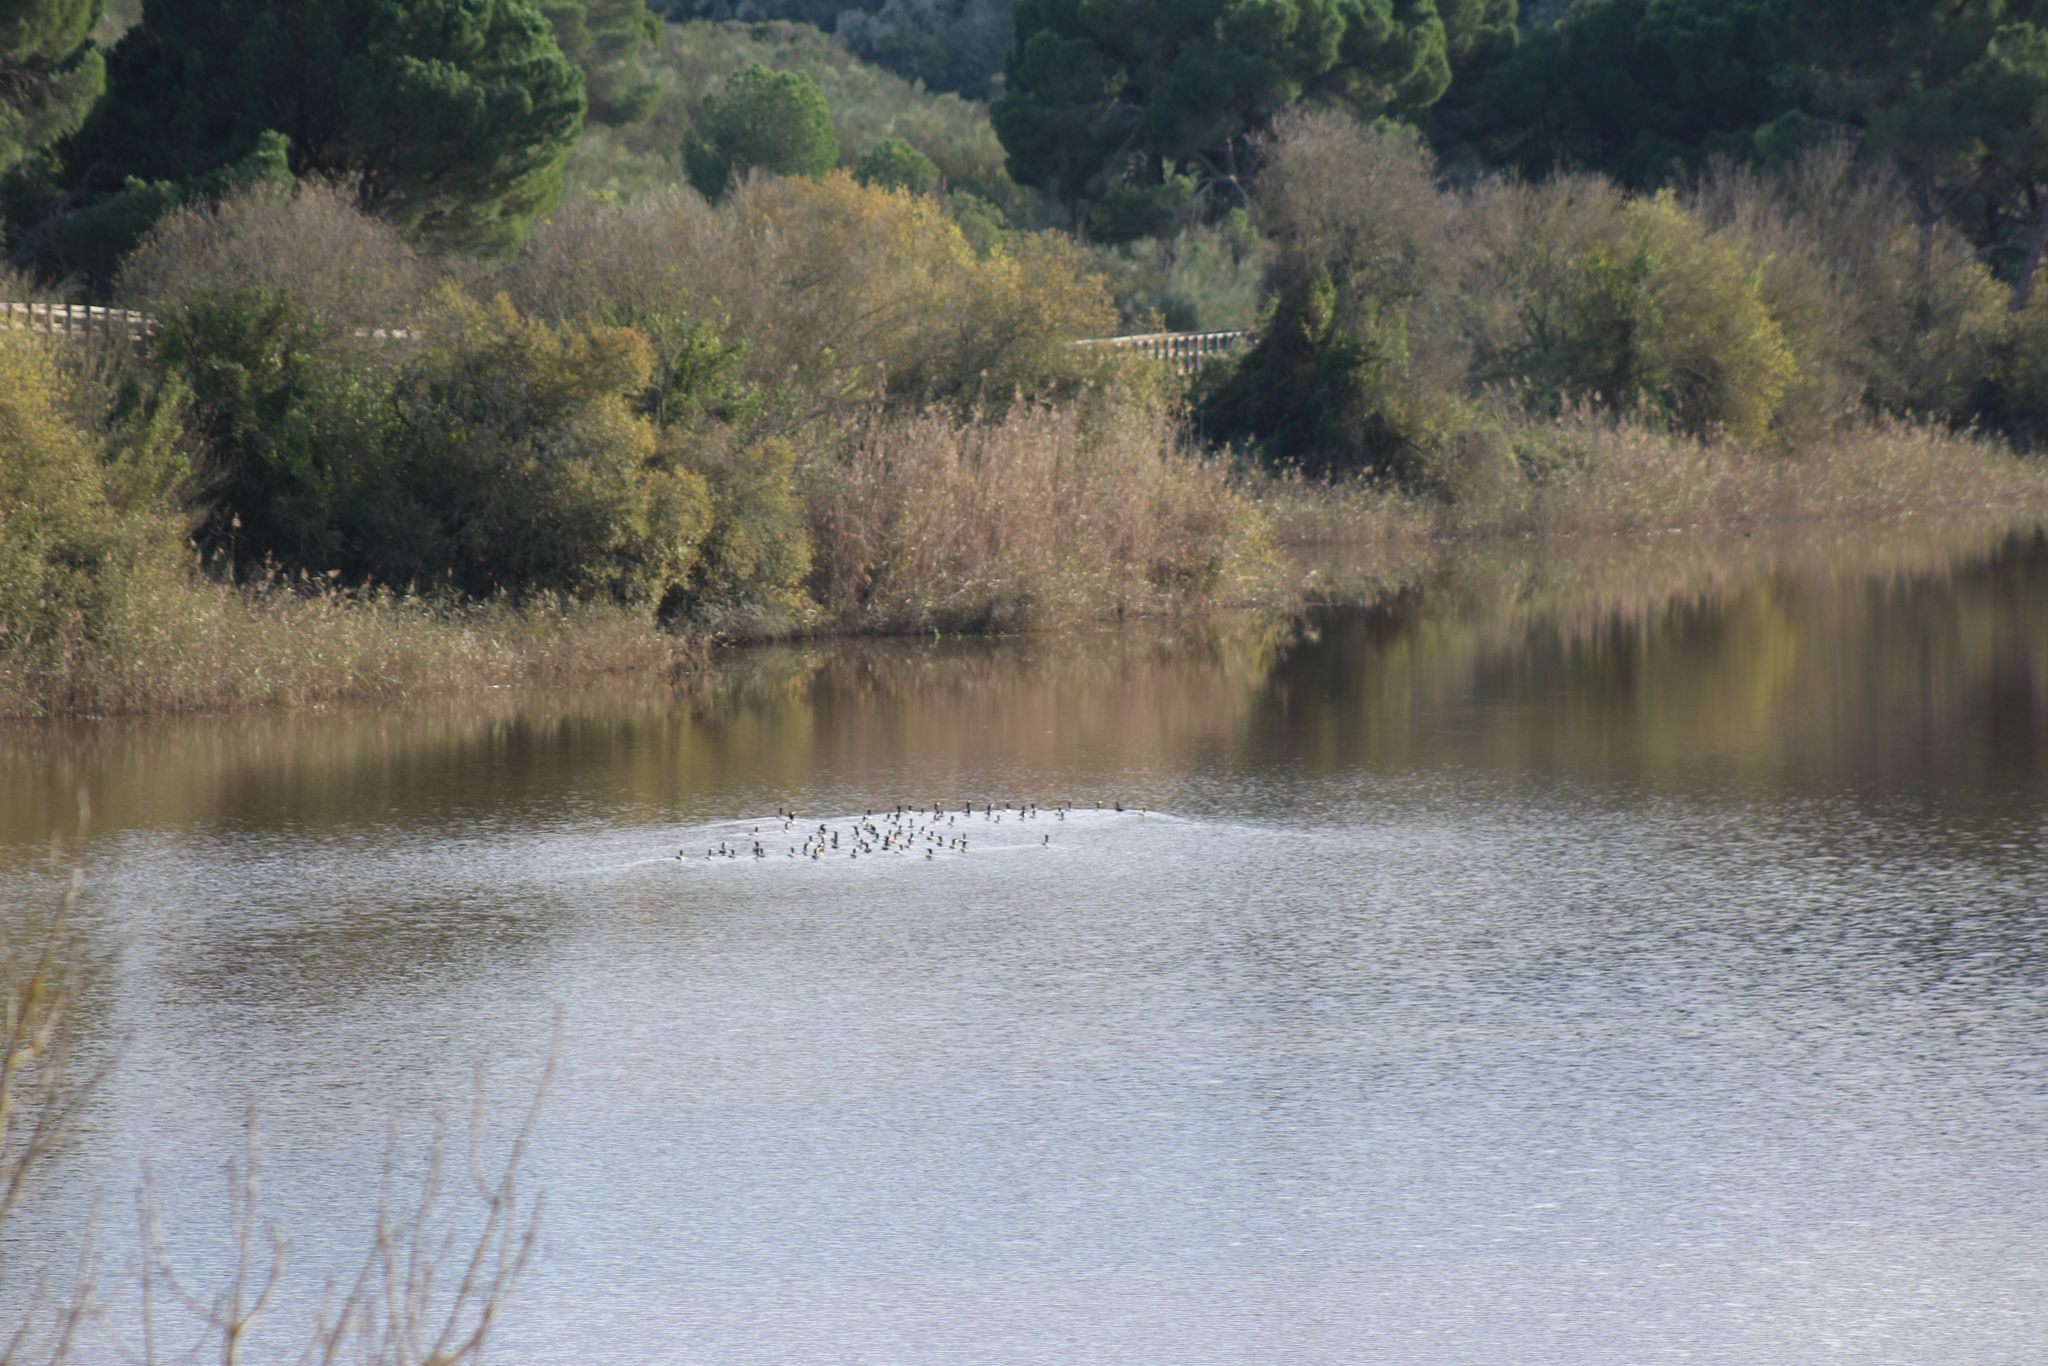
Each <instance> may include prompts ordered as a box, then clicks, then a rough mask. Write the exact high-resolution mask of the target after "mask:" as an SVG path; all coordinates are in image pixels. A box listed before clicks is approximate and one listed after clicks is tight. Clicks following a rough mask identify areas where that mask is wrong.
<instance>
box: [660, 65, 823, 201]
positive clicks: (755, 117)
mask: <svg viewBox="0 0 2048 1366" xmlns="http://www.w3.org/2000/svg"><path fill="white" fill-rule="evenodd" d="M838 162H839V140H838V139H837V138H836V137H834V136H833V134H832V111H831V110H829V109H827V108H826V107H825V97H824V96H823V95H821V94H819V93H818V84H817V82H816V81H813V80H812V79H811V78H810V77H809V76H806V75H805V74H804V73H803V72H801V71H770V70H769V69H768V68H767V67H765V66H762V65H761V64H760V63H759V62H756V63H755V64H754V65H752V66H750V67H748V68H747V69H746V70H745V71H738V72H735V73H733V77H732V79H731V80H729V81H727V82H726V83H725V89H724V90H722V91H720V92H719V93H718V94H716V95H713V96H711V97H710V98H709V99H707V100H705V101H704V107H703V109H702V110H700V111H699V112H698V115H697V123H696V126H695V127H693V128H692V129H691V130H690V135H689V137H688V138H687V139H686V140H685V142H684V144H683V168H684V170H685V172H686V173H687V174H688V175H689V177H690V183H691V184H692V185H694V186H696V187H697V190H698V192H699V193H700V194H702V195H703V196H704V197H705V198H707V199H717V198H719V197H720V196H722V195H723V194H724V193H725V191H726V188H727V186H729V185H730V184H731V183H732V181H733V178H734V177H735V176H744V175H745V174H746V173H747V172H748V171H752V170H756V169H759V170H765V171H770V172H773V173H774V174H776V175H802V176H811V177H817V176H821V175H823V174H825V172H827V171H829V170H831V169H832V168H833V167H834V166H835V165H837V164H838Z"/></svg>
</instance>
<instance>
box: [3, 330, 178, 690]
mask: <svg viewBox="0 0 2048 1366" xmlns="http://www.w3.org/2000/svg"><path fill="white" fill-rule="evenodd" d="M67 387H68V386H67V383H66V380H65V378H64V376H63V374H62V372H61V371H60V370H59V368H58V366H57V363H56V360H55V358H54V357H53V356H52V355H51V354H50V352H49V350H48V348H47V346H46V344H44V343H42V342H40V341H39V340H38V339H36V338H33V337H30V336H28V335H25V334H22V333H9V332H0V652H5V653H6V654H9V655H11V656H13V660H12V664H11V667H14V668H20V667H51V668H61V667H62V664H63V662H64V659H65V656H66V654H67V652H70V651H73V650H76V649H79V648H81V647H84V646H86V645H88V644H90V643H91V642H92V641H94V640H96V639H99V638H101V637H102V636H104V634H105V632H106V630H107V628H108V623H109V619H110V616H111V614H113V613H114V612H115V611H116V610H117V608H118V607H119V606H120V604H121V603H122V602H123V601H124V600H126V599H128V598H131V597H134V596H136V595H141V594H147V593H148V592H149V591H150V589H151V587H152V586H153V584H155V583H156V582H159V581H161V580H163V579H164V578H165V577H167V576H169V575H172V574H174V573H175V572H176V568H177V564H178V559H179V551H180V545H181V542H180V540H179V536H178V527H177V523H176V522H175V520H174V519H172V518H169V517H167V516H165V515H163V514H162V513H161V512H160V511H159V510H157V509H154V508H151V507H147V506H144V507H138V508H133V509H128V510H123V509H119V508H117V507H116V506H115V505H114V504H113V503H112V502H111V501H110V500H109V498H108V496H107V488H106V484H105V467H104V464H103V461H102V459H101V449H100V447H99V445H98V443H97V442H96V441H95V440H94V439H93V435H92V434H91V433H90V432H89V431H87V430H86V429H84V428H82V427H81V426H80V425H79V424H78V423H77V422H76V421H75V419H74V418H73V416H72V414H71V412H70V399H69V396H68V394H67V392H66V391H67Z"/></svg>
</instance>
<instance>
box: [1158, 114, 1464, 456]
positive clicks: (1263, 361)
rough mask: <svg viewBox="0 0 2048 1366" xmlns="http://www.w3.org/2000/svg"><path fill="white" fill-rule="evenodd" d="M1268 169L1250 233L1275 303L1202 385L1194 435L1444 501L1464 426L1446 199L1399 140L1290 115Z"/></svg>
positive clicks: (1328, 119) (1456, 282) (1431, 172)
mask: <svg viewBox="0 0 2048 1366" xmlns="http://www.w3.org/2000/svg"><path fill="white" fill-rule="evenodd" d="M1269 158H1270V159H1269V164H1268V166H1267V169H1266V172H1265V175H1264V178H1263V181H1262V185H1263V197H1262V202H1261V204H1260V223H1261V227H1262V228H1263V230H1264V231H1265V233H1266V234H1267V236H1268V237H1269V238H1270V240H1271V241H1272V244H1273V248H1274V252H1275V255H1274V266H1273V272H1272V273H1273V280H1274V283H1275V285H1276V286H1277V289H1278V298H1277V300H1276V301H1275V303H1274V305H1273V309H1272V311H1271V313H1270V314H1269V316H1268V319H1267V320H1266V323H1265V325H1264V326H1263V327H1262V328H1261V330H1260V335H1259V338H1258V341H1257V343H1256V344H1255V345H1254V346H1252V347H1251V348H1250V349H1248V350H1247V351H1246V352H1244V353H1243V354H1242V355H1241V356H1239V357H1237V358H1236V359H1234V360H1232V361H1228V362H1225V363H1224V364H1221V365H1218V366H1215V367H1213V368H1212V371H1211V372H1210V373H1208V374H1205V376H1204V384H1203V385H1202V386H1201V391H1200V394H1199V396H1198V398H1199V401H1198V414H1199V419H1200V421H1201V424H1202V426H1203V428H1204V429H1205V430H1206V431H1208V432H1209V433H1210V434H1211V435H1212V436H1215V437H1217V438H1219V439H1224V440H1236V441H1245V442H1249V443H1251V444H1254V445H1255V446H1257V448H1258V449H1259V450H1260V451H1261V452H1262V454H1263V455H1264V457H1265V458H1266V459H1267V461H1268V462H1269V463H1273V464H1278V465H1289V466H1293V467H1297V468H1300V469H1302V470H1304V471H1305V472H1308V473H1310V474H1313V475H1318V476H1322V475H1333V474H1376V475H1381V476H1385V477H1390V478H1392V479H1394V480H1395V481H1397V482H1398V483H1400V484H1402V485H1404V486H1406V487H1410V488H1415V489H1423V488H1428V489H1431V490H1433V491H1438V492H1445V491H1448V490H1446V489H1444V488H1443V486H1442V483H1443V473H1442V471H1443V470H1444V468H1445V467H1446V466H1445V460H1446V457H1447V453H1448V452H1449V451H1450V450H1451V449H1452V445H1451V443H1452V442H1453V439H1454V438H1455V436H1456V435H1457V433H1458V432H1460V431H1461V430H1463V429H1464V428H1465V427H1467V426H1468V425H1470V423H1471V421H1472V415H1471V414H1470V413H1469V412H1468V411H1467V410H1466V406H1465V402H1464V398H1463V392H1464V389H1465V384H1466V379H1467V372H1468V364H1469V362H1468V348H1469V343H1468V341H1467V340H1466V338H1465V337H1464V336H1463V335H1462V334H1461V333H1460V331H1459V330H1458V328H1457V326H1456V325H1455V315H1454V310H1453V308H1452V306H1451V305H1452V303H1453V302H1454V301H1456V300H1457V299H1459V298H1460V296H1461V295H1462V292H1463V281H1464V279H1465V277H1466V275H1467V273H1468V263H1467V262H1466V260H1465V258H1464V257H1462V256H1461V255H1460V254H1459V252H1458V249H1457V247H1456V245H1455V243H1456V239H1457V234H1456V233H1455V232H1454V231H1453V213H1454V211H1455V207H1456V206H1455V203H1454V201H1453V200H1452V199H1451V198H1450V196H1448V195H1446V194H1444V193H1443V192H1442V191H1440V190H1439V189H1438V187H1437V185H1436V181H1435V168H1434V166H1433V164H1432V163H1431V161H1430V158H1429V155H1428V153H1427V151H1426V150H1425V149H1424V148H1423V147H1422V146H1421V143H1420V141H1419V139H1417V138H1416V136H1415V135H1414V134H1413V133H1412V132H1408V131H1404V130H1398V129H1392V128H1385V127H1368V126H1366V125H1363V124H1360V123H1357V122H1355V121H1353V120H1349V119H1345V118H1341V117H1338V116H1335V115H1327V114H1318V115H1307V116H1300V117H1296V118H1293V119H1290V120H1287V121H1285V122H1284V123H1283V124H1282V125H1281V127H1280V129H1279V132H1278V133H1277V135H1276V137H1275V138H1274V139H1273V141H1272V143H1271V145H1270V148H1269Z"/></svg>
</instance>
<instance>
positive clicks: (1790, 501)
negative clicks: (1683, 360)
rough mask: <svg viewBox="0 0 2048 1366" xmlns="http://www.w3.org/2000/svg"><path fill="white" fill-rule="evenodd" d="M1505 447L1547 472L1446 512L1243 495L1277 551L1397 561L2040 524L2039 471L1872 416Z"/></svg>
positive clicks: (1606, 427) (1254, 490) (1585, 428)
mask: <svg viewBox="0 0 2048 1366" xmlns="http://www.w3.org/2000/svg"><path fill="white" fill-rule="evenodd" d="M1513 439H1514V442H1515V444H1516V446H1517V447H1518V448H1520V449H1523V450H1527V451H1531V452H1533V453H1534V461H1535V463H1538V464H1539V465H1542V466H1544V467H1545V468H1544V472H1543V473H1542V474H1541V475H1540V476H1539V477H1537V478H1532V479H1523V478H1520V477H1514V476H1512V475H1510V476H1509V477H1505V478H1499V479H1495V480H1491V481H1481V482H1480V483H1479V484H1478V485H1477V486H1476V487H1475V489H1474V490H1473V491H1472V492H1470V493H1468V494H1467V495H1466V496H1464V497H1462V498H1460V499H1458V500H1456V501H1452V502H1434V501H1431V500H1429V499H1426V498H1417V497H1414V496H1410V495H1404V494H1402V493H1399V492H1397V491H1395V490H1393V489H1391V488H1388V487H1386V486H1383V485H1378V484H1374V483H1370V482H1362V481H1355V482H1349V483H1342V484H1317V483H1313V482H1310V481H1305V480H1301V479H1293V478H1254V479H1252V480H1249V481H1247V484H1246V489H1247V492H1248V494H1249V495H1250V496H1251V498H1252V500H1253V501H1254V502H1255V503H1256V504H1257V506H1258V507H1259V509H1260V510H1261V511H1262V512H1263V513H1264V515H1265V517H1266V518H1267V521H1268V523H1269V525H1270V527H1271V531H1272V535H1273V539H1274V542H1275V543H1276V544H1278V545H1280V546H1284V547H1289V548H1292V549H1296V550H1304V549H1306V550H1314V549H1340V548H1341V549H1345V550H1349V551H1356V550H1359V549H1362V548H1367V547H1379V548H1382V549H1383V550H1384V551H1385V552H1386V553H1387V554H1388V555H1389V556H1390V557H1391V559H1392V560H1393V561H1395V562H1398V561H1399V560H1400V559H1402V558H1404V557H1406V556H1407V555H1409V554H1410V553H1412V552H1411V551H1410V550H1409V549H1407V547H1410V546H1412V545H1413V543H1415V542H1421V541H1431V540H1444V539H1450V538H1461V537H1471V536H1499V535H1506V536H1551V537H1554V536H1571V535H1616V536H1621V535H1636V534H1641V533H1645V532H1655V531H1667V530H1673V529H1678V528H1713V527H1743V526H1748V525H1751V524H1757V523H1780V522H1786V523H1791V522H1826V523H1854V522H1879V521H1889V520H1892V519H1895V518H1899V517H1905V516H1943V517H1950V516H1957V515H1963V514H1969V513H1973V512H1975V513H1988V514H1990V515H1991V516H1992V517H1993V518H1994V519H1998V520H2005V519H2012V520H2028V519H2039V518H2043V517H2048V466H2044V465H2042V464H2041V463H2040V462H2038V461H2030V460H2024V459H2021V458H2019V457H2017V456H2015V455H2014V454H2013V453H2012V452H2011V450H2010V449H2009V448H2007V447H2006V446H2004V445H2003V444H2001V443H1999V442H1997V441H1995V440H1992V439H1990V438H1986V437H1982V436H1979V435H1976V434H1972V433H1957V432H1952V431H1949V430H1946V429H1944V428H1942V427H1940V426H1938V425H1935V424H1930V423H1921V422H1910V421H1905V420H1901V419H1886V420H1878V421H1873V422H1870V423H1866V424H1863V425H1860V426H1856V427H1852V428H1849V429H1847V430H1844V431H1841V432H1837V433H1835V434H1834V435H1832V436H1830V437H1829V438H1828V439H1827V440H1825V441H1816V442H1813V443H1810V444H1807V445H1803V446H1801V447H1799V448H1796V449H1793V450H1790V451H1784V452H1771V451H1758V450H1754V449H1750V448H1746V447H1743V446H1740V445H1737V444H1735V443H1733V442H1728V441H1718V442H1714V441H1700V440H1695V439H1692V438H1689V437H1684V436H1678V435H1673V434H1671V433H1669V432H1667V431H1664V430H1660V429H1658V428H1656V427H1655V426H1652V425H1650V424H1647V423H1644V422H1641V421H1637V420H1633V419H1626V418H1623V419H1617V418H1613V417H1608V416H1604V415H1600V414H1596V413H1589V412H1580V413H1569V414H1567V415H1565V416H1564V417H1562V418H1560V419H1558V420H1556V421H1555V422H1549V423H1542V424H1525V425H1523V426H1522V427H1520V428H1519V429H1518V430H1517V431H1515V432H1514V434H1513Z"/></svg>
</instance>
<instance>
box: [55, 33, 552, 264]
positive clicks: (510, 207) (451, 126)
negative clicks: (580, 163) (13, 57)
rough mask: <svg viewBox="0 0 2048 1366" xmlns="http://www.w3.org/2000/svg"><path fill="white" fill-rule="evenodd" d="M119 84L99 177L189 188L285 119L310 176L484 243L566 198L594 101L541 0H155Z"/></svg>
mask: <svg viewBox="0 0 2048 1366" xmlns="http://www.w3.org/2000/svg"><path fill="white" fill-rule="evenodd" d="M226 35H232V40H231V41H230V40H228V39H227V37H226ZM108 81H109V93H108V99H107V104H106V108H105V110H104V113H103V115H102V117H100V118H98V119H97V120H95V121H94V124H93V126H92V127H91V128H89V129H88V130H87V132H86V135H85V136H84V137H83V138H82V139H81V145H80V147H79V149H78V155H77V159H78V161H79V163H80V166H81V169H82V171H83V172H84V175H85V179H86V181H87V184H88V186H89V187H95V188H100V189H102V190H105V191H116V190H120V189H122V188H124V187H125V188H126V189H127V190H133V189H134V187H135V186H137V185H151V184H157V183H164V182H168V183H169V184H171V185H173V186H178V185H183V184H186V183H189V182H192V181H194V180H197V179H200V178H202V177H205V176H207V175H209V174H211V173H214V172H216V171H218V170H219V169H220V168H221V167H223V166H227V165H231V164H234V163H236V162H238V161H241V160H243V159H244V158H246V157H247V156H248V155H249V153H250V151H251V150H252V149H253V148H255V147H257V146H258V145H259V144H261V143H262V142H263V141H264V139H265V135H266V134H276V135H281V136H282V137H283V138H284V139H285V140H286V142H287V145H288V153H287V155H288V158H289V163H290V167H291V170H292V172H293V173H294V174H296V175H298V176H301V177H304V176H325V177H333V178H337V179H343V180H347V181H349V182H350V183H352V184H353V185H354V186H355V187H356V193H357V196H358V199H359V200H360V202H361V204H362V206H363V207H364V208H365V209H368V210H371V211H373V212H376V213H378V214H380V215H382V216H384V217H386V218H388V219H390V220H391V221H392V222H394V223H396V224H398V225H399V226H400V227H401V228H403V229H404V230H405V231H406V232H408V233H409V234H411V235H413V236H415V237H417V238H419V239H421V240H424V241H427V242H431V243H435V244H438V245H444V246H451V247H457V248H462V249H466V250H476V251H492V250H501V249H505V248H508V247H510V246H512V245H514V244H516V243H517V242H518V241H520V240H521V239H522V238H523V237H524V235H525V232H526V228H527V225H528V224H529V223H531V222H532V220H533V219H534V218H535V217H536V216H537V215H539V214H540V213H541V212H543V211H544V210H545V209H547V208H548V207H549V206H550V205H552V204H553V203H554V201H555V200H556V198H557V197H558V196H559V195H560V192H561V177H562V163H563V161H564V159H565V158H566V157H567V155H568V151H569V147H570V144H571V143H572V142H573V141H574V140H575V137H576V134H577V132H578V130H579V129H580V128H581V127H582V122H583V112H584V97H583V80H582V77H581V76H580V75H579V74H578V73H577V71H576V68H575V67H574V66H572V65H570V63H569V62H568V61H567V59H565V58H564V57H563V55H562V51H561V49H560V47H558V46H557V45H556V43H555V40H554V36H553V34H552V32H551V31H550V29H549V27H548V23H547V20H546V19H544V18H543V17H542V16H541V14H540V11H539V10H538V9H537V8H536V7H535V5H534V3H533V0H320V2H319V3H304V2H303V0H147V3H146V4H145V6H144V8H143V14H142V23H141V24H139V25H138V26H137V27H135V28H133V29H131V30H129V32H128V33H127V34H126V35H125V36H124V37H123V38H122V39H121V41H120V43H119V44H118V45H117V46H116V47H115V48H114V50H113V52H112V54H111V56H110V58H109V61H108Z"/></svg>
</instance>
